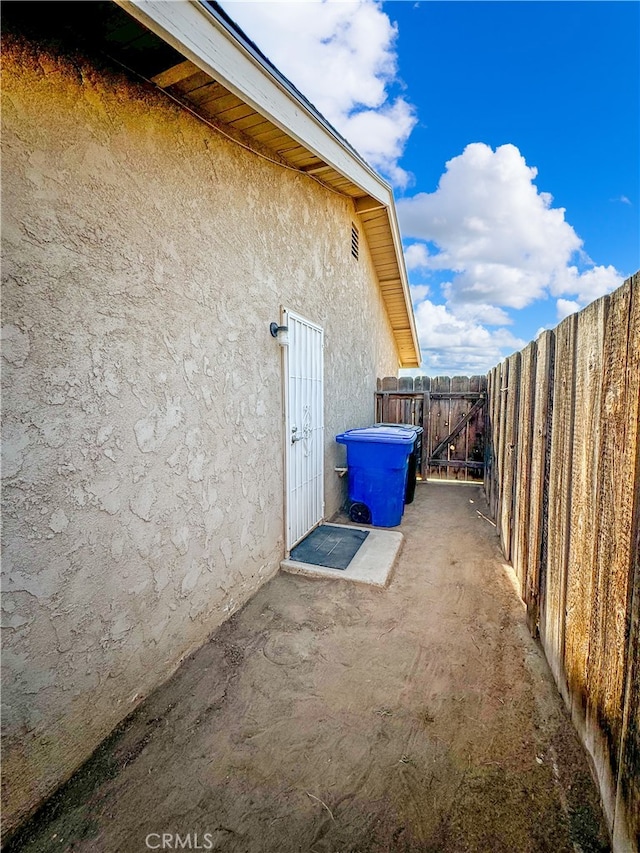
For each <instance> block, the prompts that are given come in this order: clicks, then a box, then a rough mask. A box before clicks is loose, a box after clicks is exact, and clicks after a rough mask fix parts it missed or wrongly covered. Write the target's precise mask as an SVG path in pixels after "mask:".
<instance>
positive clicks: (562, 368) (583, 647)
mask: <svg viewBox="0 0 640 853" xmlns="http://www.w3.org/2000/svg"><path fill="white" fill-rule="evenodd" d="M520 358H521V362H520V376H519V377H518V375H517V373H518V371H517V368H516V364H517V360H516V359H515V358H514V357H513V356H511V357H510V358H509V359H507V360H506V361H504V362H503V363H502V364H501V365H498V366H497V367H495V368H494V369H493V370H492V371H491V372H490V374H489V378H488V382H489V385H488V387H489V401H488V412H489V418H490V424H491V436H490V437H489V439H488V441H489V447H490V448H491V450H492V453H493V458H492V460H490V462H489V463H488V465H487V473H486V478H485V483H486V489H487V498H488V500H489V505H490V507H491V510H492V512H493V513H494V517H495V519H496V524H497V527H498V533H499V535H500V538H501V542H502V545H503V549H504V552H505V555H506V556H507V557H509V555H510V556H511V558H512V560H513V564H514V569H515V570H516V573H517V575H518V577H519V578H520V579H521V586H522V596H523V598H524V601H525V603H526V605H527V621H528V625H529V629H530V630H531V631H532V633H534V634H535V633H536V631H539V634H540V637H541V640H542V644H543V647H544V649H545V653H546V655H547V659H548V661H549V664H550V667H551V670H552V672H553V674H554V677H555V680H556V683H557V685H558V688H559V690H560V692H561V694H562V695H563V697H564V699H565V702H566V704H567V707H568V708H569V710H570V711H571V714H572V718H573V720H574V723H575V724H576V727H577V729H578V732H579V734H580V736H581V738H582V739H583V742H584V743H585V745H586V747H587V749H588V750H589V752H590V754H591V756H592V758H593V762H594V767H595V771H596V774H597V777H598V782H599V786H600V791H601V795H602V801H603V806H604V810H605V814H606V816H607V820H608V822H609V826H610V828H611V830H612V837H613V849H614V851H615V853H627V851H638V846H639V844H640V275H638V274H637V275H636V276H634V277H633V278H632V279H629V280H628V281H627V282H626V283H625V284H624V285H623V287H621V288H619V289H618V290H617V291H616V292H615V293H613V294H611V296H609V297H603V298H602V299H600V300H598V301H597V302H595V303H593V304H592V305H590V306H588V307H587V308H586V309H584V310H583V311H582V312H581V313H580V314H578V315H573V316H571V317H568V318H567V319H566V320H564V321H563V322H562V323H561V324H560V325H559V326H558V327H557V329H556V330H555V331H552V332H545V333H543V334H542V335H541V336H540V337H539V338H538V340H537V341H536V344H535V346H534V345H530V346H529V347H527V348H526V349H525V350H524V351H523V352H522V354H521V356H520ZM516 386H517V389H518V391H517V393H518V394H519V399H517V400H516V401H515V405H516V409H515V420H514V415H513V412H514V409H513V407H514V399H513V398H512V399H510V395H511V391H512V389H514V388H516ZM505 388H507V389H508V390H507V391H506V393H505ZM514 396H515V395H514ZM505 397H506V400H505ZM518 405H519V411H518V409H517V406H518ZM514 423H515V424H516V425H517V430H516V431H514V429H513V424H514ZM510 450H511V451H513V450H515V456H516V458H515V460H514V459H512V458H511V456H510V453H509V452H510ZM514 484H515V485H514ZM512 496H515V511H514V512H512V513H511V514H510V511H509V510H510V506H511V498H512ZM512 524H513V530H512Z"/></svg>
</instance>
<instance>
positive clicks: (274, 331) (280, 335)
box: [269, 323, 289, 347]
mask: <svg viewBox="0 0 640 853" xmlns="http://www.w3.org/2000/svg"><path fill="white" fill-rule="evenodd" d="M269 331H270V332H271V336H272V337H274V338H277V339H278V343H279V344H280V346H281V347H288V346H289V327H288V326H279V325H278V324H277V323H271V325H270V326H269Z"/></svg>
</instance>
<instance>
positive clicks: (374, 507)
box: [336, 427, 416, 527]
mask: <svg viewBox="0 0 640 853" xmlns="http://www.w3.org/2000/svg"><path fill="white" fill-rule="evenodd" d="M415 440H416V434H415V432H414V431H413V430H410V429H403V428H399V427H390V428H388V429H387V428H384V427H364V428H363V429H350V430H347V432H344V433H341V434H340V435H337V436H336V441H337V442H339V444H344V445H345V446H346V448H347V468H348V477H349V500H350V501H351V509H350V511H349V517H350V518H351V520H352V521H354V522H356V523H361V524H373V525H374V526H375V527H395V526H396V525H398V524H400V522H401V521H402V514H403V512H404V499H405V489H406V485H407V468H408V462H409V456H410V454H411V452H412V451H413V446H414V442H415Z"/></svg>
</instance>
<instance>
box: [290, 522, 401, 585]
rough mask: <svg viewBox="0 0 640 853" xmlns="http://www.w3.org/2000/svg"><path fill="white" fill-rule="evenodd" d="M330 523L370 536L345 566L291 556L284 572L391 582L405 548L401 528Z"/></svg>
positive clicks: (332, 578)
mask: <svg viewBox="0 0 640 853" xmlns="http://www.w3.org/2000/svg"><path fill="white" fill-rule="evenodd" d="M328 526H329V527H348V528H350V529H353V530H366V531H368V534H369V535H368V536H367V538H366V539H365V540H364V542H363V543H362V545H361V546H360V547H359V548H358V550H357V551H356V554H355V556H354V557H353V559H352V560H351V562H350V563H349V565H348V566H347V568H346V569H330V568H327V567H326V566H315V565H311V564H309V563H301V562H300V561H298V560H293V559H291V558H289V559H286V560H283V561H282V562H281V563H280V568H281V569H282V571H283V572H290V573H291V574H294V575H306V576H307V577H309V578H330V579H331V580H344V581H353V582H355V583H367V584H372V585H373V586H382V587H385V586H388V585H389V582H390V581H391V575H392V572H393V569H394V566H395V564H396V560H397V559H398V556H399V555H400V551H401V550H402V543H403V541H404V537H403V535H402V533H400V532H399V531H398V530H381V529H379V528H378V529H377V528H375V527H371V526H368V527H359V526H358V525H355V524H348V523H347V524H331V525H328Z"/></svg>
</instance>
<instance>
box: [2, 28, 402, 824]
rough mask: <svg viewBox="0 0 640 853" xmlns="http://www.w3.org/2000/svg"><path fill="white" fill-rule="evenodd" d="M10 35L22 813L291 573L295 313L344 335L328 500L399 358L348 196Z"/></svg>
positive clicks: (7, 147)
mask: <svg viewBox="0 0 640 853" xmlns="http://www.w3.org/2000/svg"><path fill="white" fill-rule="evenodd" d="M3 48H4V55H3V66H4V70H3V90H4V103H3V133H2V142H3V149H4V151H3V163H2V190H3V242H4V247H3V269H2V272H3V278H4V283H3V287H4V294H3V307H2V309H3V329H2V335H3V343H2V355H3V361H2V366H3V370H2V379H3V385H4V392H3V410H4V442H3V451H4V456H3V473H4V477H5V484H4V492H3V499H4V516H3V521H4V530H3V535H4V560H3V566H2V571H3V585H4V596H3V600H2V608H3V623H4V626H5V627H4V649H3V694H2V699H3V703H4V709H3V724H4V727H5V738H4V750H3V752H4V764H3V777H4V780H5V781H6V783H7V786H8V787H7V791H6V793H5V798H4V817H5V821H6V826H12V825H14V824H15V823H16V821H19V820H20V819H22V817H23V816H24V815H25V814H26V813H27V812H28V811H30V810H31V809H32V808H33V807H34V806H35V805H36V804H37V803H38V802H39V801H40V800H41V799H42V798H43V796H45V795H46V794H48V793H49V792H50V791H51V790H52V789H53V788H54V787H55V786H56V785H57V784H58V783H59V782H60V781H62V780H63V779H64V778H65V777H67V776H68V775H69V774H70V773H71V772H72V771H73V770H74V769H75V768H76V767H77V766H78V765H79V764H80V763H81V762H82V761H83V760H84V759H85V758H86V757H87V756H88V754H89V753H90V752H91V751H92V749H93V748H95V746H96V745H97V744H98V743H99V741H100V740H101V739H102V738H103V737H104V736H105V735H106V734H107V733H108V732H109V731H110V730H111V729H112V728H113V727H114V725H116V724H117V723H118V721H120V720H121V719H122V718H123V717H124V716H125V715H126V714H128V713H129V712H130V711H131V710H132V709H133V708H134V707H135V706H136V704H137V703H138V702H139V701H140V700H141V698H142V697H144V696H145V695H146V694H148V693H149V691H151V690H152V689H153V688H154V686H156V685H157V684H158V683H159V682H160V681H162V680H164V679H165V678H166V677H167V676H168V675H169V674H170V673H171V672H172V670H173V669H174V668H175V666H176V665H177V664H178V662H179V661H180V659H181V658H182V657H183V656H184V655H185V654H186V653H188V652H189V651H190V650H191V649H193V648H194V647H197V646H198V645H199V644H201V643H202V642H203V641H204V640H205V638H206V637H207V635H208V634H210V633H211V631H212V630H214V629H215V628H216V626H217V625H219V624H220V623H221V622H222V621H223V620H224V619H225V618H227V617H228V616H229V615H230V614H231V613H233V612H234V611H235V610H237V608H238V607H240V606H241V605H242V604H243V602H244V601H246V600H247V598H248V597H249V596H250V595H251V594H252V593H253V592H254V591H255V589H256V588H257V587H258V586H259V585H260V584H261V583H262V582H264V581H265V580H267V579H268V578H269V577H271V576H272V575H273V574H274V572H276V571H277V568H278V564H279V561H280V559H281V558H282V556H283V548H284V545H283V509H282V507H283V462H282V458H283V451H282V442H283V434H282V432H283V425H282V402H281V365H280V349H279V347H278V346H277V344H276V342H275V341H274V340H273V339H272V338H271V337H270V335H269V331H268V326H269V322H270V321H272V320H277V319H279V309H280V306H281V305H285V306H286V307H288V308H290V309H292V310H294V311H296V312H299V313H300V314H302V315H303V316H305V317H306V318H308V319H309V320H312V321H313V322H315V323H319V324H320V325H322V326H323V327H324V330H325V343H326V350H325V419H326V448H327V453H326V514H327V516H329V515H331V514H332V513H333V512H334V511H335V510H336V509H338V507H339V506H340V503H341V502H342V500H343V498H344V491H343V490H344V482H343V481H340V480H339V479H338V478H337V476H336V475H335V473H334V472H333V466H334V465H335V464H339V463H341V462H342V459H343V456H342V455H341V453H342V452H343V448H340V447H338V446H337V445H336V444H335V442H334V440H333V438H334V436H335V434H336V433H337V432H340V431H342V430H344V429H346V428H350V427H354V426H359V425H363V424H365V423H368V422H369V421H371V419H372V417H373V392H374V389H375V380H376V377H377V376H378V375H386V374H389V373H394V372H395V370H396V368H397V354H396V350H395V346H394V344H393V341H392V337H391V333H390V329H389V325H388V321H387V319H386V314H385V312H384V308H383V305H382V301H381V298H380V295H379V292H378V289H377V286H376V284H375V282H374V277H373V274H372V267H371V263H370V259H369V257H368V254H367V251H366V246H364V244H362V248H361V256H360V260H359V262H356V261H354V259H353V258H352V257H351V254H350V229H351V222H352V220H353V218H354V214H353V208H352V205H351V203H350V202H349V201H348V200H346V199H344V198H342V197H340V196H338V195H336V194H334V193H331V192H329V191H327V190H325V189H323V188H322V187H321V186H319V185H318V184H317V183H315V182H313V181H312V180H311V179H309V178H308V177H306V176H302V175H299V174H297V173H294V172H292V171H290V170H286V169H284V168H282V167H280V166H278V165H274V164H271V163H269V162H267V161H265V160H264V159H262V158H260V157H258V156H256V155H255V154H252V153H250V152H247V151H245V150H243V149H242V148H241V147H239V146H238V145H236V144H234V143H233V142H230V141H228V140H226V139H225V138H223V137H222V136H220V135H219V134H217V133H216V132H215V131H214V130H213V129H211V128H209V127H207V126H206V125H205V124H204V123H202V122H200V121H198V120H197V119H195V118H194V117H192V116H190V115H189V114H187V113H186V112H184V111H182V110H181V109H180V108H179V107H178V106H176V105H175V104H173V103H172V102H170V101H169V100H168V99H166V98H165V97H164V96H163V95H162V94H161V93H157V92H155V91H153V90H151V89H150V88H149V87H143V86H142V85H139V84H138V83H137V82H134V81H128V80H127V79H126V78H125V77H123V76H122V74H121V73H120V72H115V71H113V72H106V71H104V70H102V71H97V70H96V67H95V66H94V64H93V63H92V62H91V61H89V60H87V59H86V58H81V57H60V56H57V55H56V54H55V53H53V52H51V50H50V49H49V48H47V49H44V48H40V49H38V50H36V49H35V48H34V46H33V45H30V44H28V43H26V42H24V41H20V40H17V39H15V38H14V37H11V36H9V35H7V36H6V39H5V43H4V46H3ZM356 221H357V220H356Z"/></svg>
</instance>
